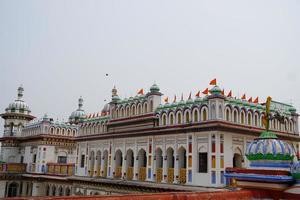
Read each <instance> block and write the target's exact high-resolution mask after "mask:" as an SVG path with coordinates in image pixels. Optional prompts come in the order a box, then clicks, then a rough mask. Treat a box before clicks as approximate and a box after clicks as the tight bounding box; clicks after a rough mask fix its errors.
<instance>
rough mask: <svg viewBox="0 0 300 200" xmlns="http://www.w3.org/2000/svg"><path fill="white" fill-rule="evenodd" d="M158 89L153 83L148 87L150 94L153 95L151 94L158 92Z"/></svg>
mask: <svg viewBox="0 0 300 200" xmlns="http://www.w3.org/2000/svg"><path fill="white" fill-rule="evenodd" d="M159 90H160V89H159V87H158V85H156V84H155V83H154V84H153V85H152V86H151V87H150V92H151V93H153V92H159Z"/></svg>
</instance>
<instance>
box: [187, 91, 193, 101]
mask: <svg viewBox="0 0 300 200" xmlns="http://www.w3.org/2000/svg"><path fill="white" fill-rule="evenodd" d="M188 99H189V100H191V99H192V92H190V95H189V98H188Z"/></svg>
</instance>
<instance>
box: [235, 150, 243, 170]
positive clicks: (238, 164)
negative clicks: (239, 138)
mask: <svg viewBox="0 0 300 200" xmlns="http://www.w3.org/2000/svg"><path fill="white" fill-rule="evenodd" d="M242 162H243V156H242V151H241V150H240V148H238V147H237V148H235V150H234V154H233V160H232V164H233V167H238V168H241V167H242Z"/></svg>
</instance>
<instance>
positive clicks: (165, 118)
mask: <svg viewBox="0 0 300 200" xmlns="http://www.w3.org/2000/svg"><path fill="white" fill-rule="evenodd" d="M162 125H163V126H165V125H167V116H166V115H163V116H162Z"/></svg>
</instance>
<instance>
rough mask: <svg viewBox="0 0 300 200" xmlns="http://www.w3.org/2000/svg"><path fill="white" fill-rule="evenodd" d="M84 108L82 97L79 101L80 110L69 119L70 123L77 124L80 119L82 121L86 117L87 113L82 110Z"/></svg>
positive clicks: (74, 112)
mask: <svg viewBox="0 0 300 200" xmlns="http://www.w3.org/2000/svg"><path fill="white" fill-rule="evenodd" d="M82 107H83V99H82V97H80V98H79V99H78V108H77V110H75V111H73V112H72V113H71V115H70V117H69V121H70V122H76V121H78V120H79V119H82V118H84V117H85V116H86V114H85V111H84V110H83V109H82Z"/></svg>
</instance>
